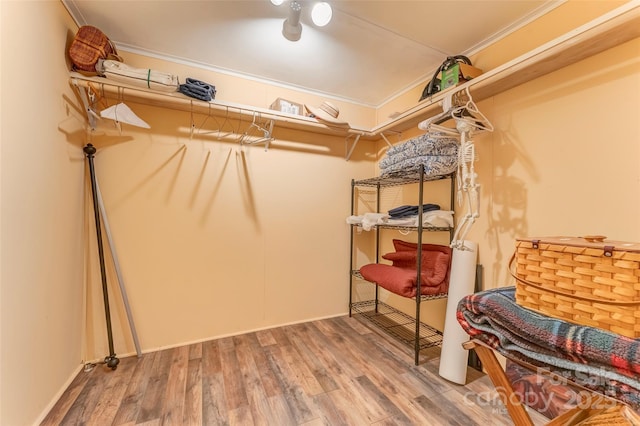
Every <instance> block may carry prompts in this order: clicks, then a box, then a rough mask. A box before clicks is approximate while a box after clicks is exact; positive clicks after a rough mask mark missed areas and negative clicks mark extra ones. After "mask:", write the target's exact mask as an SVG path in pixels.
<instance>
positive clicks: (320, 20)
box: [311, 1, 333, 27]
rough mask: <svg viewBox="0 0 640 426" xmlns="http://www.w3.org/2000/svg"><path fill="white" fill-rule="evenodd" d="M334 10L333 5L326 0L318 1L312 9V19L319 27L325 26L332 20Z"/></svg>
mask: <svg viewBox="0 0 640 426" xmlns="http://www.w3.org/2000/svg"><path fill="white" fill-rule="evenodd" d="M332 14H333V11H332V10H331V5H330V4H329V3H327V2H326V1H322V2H318V3H316V4H314V5H313V9H312V10H311V20H312V21H313V23H314V24H316V25H317V26H319V27H324V26H325V25H327V24H328V23H329V21H331V16H332Z"/></svg>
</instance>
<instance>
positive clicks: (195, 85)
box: [179, 77, 216, 102]
mask: <svg viewBox="0 0 640 426" xmlns="http://www.w3.org/2000/svg"><path fill="white" fill-rule="evenodd" d="M179 91H180V93H183V94H185V95H187V96H190V97H192V98H196V99H200V100H202V101H207V102H208V101H210V100H212V99H215V97H216V86H214V85H212V84H209V83H205V82H204V81H200V80H196V79H195V78H191V77H187V79H186V81H185V83H184V84H181V85H180V88H179Z"/></svg>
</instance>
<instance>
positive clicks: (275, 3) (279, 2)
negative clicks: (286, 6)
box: [270, 0, 284, 6]
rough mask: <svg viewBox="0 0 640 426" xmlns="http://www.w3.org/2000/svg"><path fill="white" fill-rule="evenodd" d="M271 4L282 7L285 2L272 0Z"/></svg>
mask: <svg viewBox="0 0 640 426" xmlns="http://www.w3.org/2000/svg"><path fill="white" fill-rule="evenodd" d="M270 1H271V4H272V5H274V6H280V5H281V4H282V3H284V0H270Z"/></svg>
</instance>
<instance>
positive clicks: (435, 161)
mask: <svg viewBox="0 0 640 426" xmlns="http://www.w3.org/2000/svg"><path fill="white" fill-rule="evenodd" d="M419 167H424V173H425V176H444V175H448V174H450V173H453V172H455V171H456V169H457V168H458V156H457V155H423V156H421V157H414V158H408V159H406V160H403V161H400V162H399V163H395V164H392V165H391V166H389V167H380V175H381V176H383V177H386V176H393V175H395V174H403V173H406V172H407V171H410V170H417V169H418V168H419Z"/></svg>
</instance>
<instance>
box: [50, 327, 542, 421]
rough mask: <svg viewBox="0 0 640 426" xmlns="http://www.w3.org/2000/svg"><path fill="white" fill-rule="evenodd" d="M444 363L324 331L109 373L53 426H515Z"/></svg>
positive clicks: (264, 335) (195, 348) (487, 386)
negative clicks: (443, 370) (443, 368)
mask: <svg viewBox="0 0 640 426" xmlns="http://www.w3.org/2000/svg"><path fill="white" fill-rule="evenodd" d="M439 356H440V353H439V348H437V347H435V348H430V349H427V350H424V351H423V352H422V354H421V363H420V365H419V366H415V365H414V362H413V352H412V349H411V348H408V347H406V346H405V345H402V344H400V343H399V342H397V341H395V340H393V339H392V338H390V337H388V336H386V335H385V334H381V333H379V332H378V331H376V330H375V329H373V328H369V326H367V325H366V324H365V323H362V322H360V320H358V319H355V318H349V317H346V316H345V317H338V318H332V319H326V320H320V321H313V322H309V323H304V324H297V325H291V326H285V327H279V328H275V329H271V330H265V331H260V332H255V333H248V334H244V335H240V336H234V337H227V338H222V339H217V340H212V341H208V342H203V343H197V344H193V345H188V346H183V347H178V348H173V349H167V350H162V351H158V352H153V353H148V354H145V355H143V356H142V357H140V358H137V357H127V358H122V359H121V360H120V365H119V366H118V368H117V369H116V370H110V369H109V368H107V367H106V366H105V365H98V366H96V367H95V368H94V369H93V370H91V371H90V372H84V371H83V372H80V373H79V374H78V376H77V377H76V378H75V379H74V381H73V382H72V383H71V385H70V386H69V388H68V389H67V390H66V392H65V393H64V394H63V395H62V397H61V398H60V400H59V401H58V402H57V404H56V405H55V407H54V408H53V409H52V410H51V412H50V413H49V414H48V416H47V417H46V419H45V420H44V421H43V423H42V424H43V425H142V424H144V425H160V424H163V425H164V424H166V425H277V426H286V425H332V426H333V425H399V424H402V425H434V426H437V425H464V426H469V425H483V426H486V425H511V424H513V423H512V422H511V420H510V419H509V417H508V414H507V413H506V410H505V409H504V406H503V405H502V403H501V402H499V400H498V397H497V395H496V393H495V391H494V389H493V386H492V385H491V382H490V381H489V379H488V377H487V376H485V375H483V374H482V373H480V372H478V371H476V370H473V369H469V370H468V378H467V385H466V386H460V385H455V384H452V383H450V382H448V381H446V380H444V379H442V378H441V377H440V376H439V375H438V365H439V361H440V358H439ZM534 419H536V418H535V417H534ZM537 419H540V420H543V419H544V418H543V417H541V416H540V417H537ZM536 424H539V423H538V421H536Z"/></svg>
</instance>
